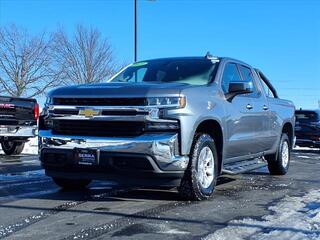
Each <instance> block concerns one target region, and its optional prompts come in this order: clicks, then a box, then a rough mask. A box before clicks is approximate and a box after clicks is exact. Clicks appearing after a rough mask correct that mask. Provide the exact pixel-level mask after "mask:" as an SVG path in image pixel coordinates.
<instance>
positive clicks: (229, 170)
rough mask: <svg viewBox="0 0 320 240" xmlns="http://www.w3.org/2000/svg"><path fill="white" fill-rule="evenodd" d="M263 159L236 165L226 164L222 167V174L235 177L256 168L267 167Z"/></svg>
mask: <svg viewBox="0 0 320 240" xmlns="http://www.w3.org/2000/svg"><path fill="white" fill-rule="evenodd" d="M267 165H268V164H267V162H266V161H265V160H264V158H257V159H252V160H245V161H241V162H236V163H228V164H225V165H224V166H223V169H222V173H224V174H230V175H235V174H239V173H244V172H249V171H252V170H255V169H258V168H262V167H265V166H267Z"/></svg>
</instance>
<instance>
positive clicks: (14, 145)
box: [1, 141, 24, 155]
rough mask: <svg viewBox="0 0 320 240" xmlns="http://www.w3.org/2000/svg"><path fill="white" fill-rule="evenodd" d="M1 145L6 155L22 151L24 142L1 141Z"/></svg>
mask: <svg viewBox="0 0 320 240" xmlns="http://www.w3.org/2000/svg"><path fill="white" fill-rule="evenodd" d="M1 147H2V150H3V152H4V153H5V154H6V155H18V154H20V153H22V151H23V148H24V142H13V141H3V142H2V143H1Z"/></svg>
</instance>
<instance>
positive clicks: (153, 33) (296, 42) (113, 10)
mask: <svg viewBox="0 0 320 240" xmlns="http://www.w3.org/2000/svg"><path fill="white" fill-rule="evenodd" d="M138 14H139V59H140V60H141V59H149V58H158V57H167V56H198V55H200V56H202V55H204V54H205V53H206V52H207V51H208V50H210V51H211V52H212V53H213V54H214V55H218V56H228V57H234V58H238V59H240V60H243V61H245V62H247V63H249V64H251V65H253V66H255V67H259V68H260V69H261V70H262V71H263V72H264V73H265V74H266V75H267V76H268V77H269V78H270V80H271V81H272V83H273V84H274V85H275V87H276V88H277V89H278V91H279V93H280V96H281V97H283V98H288V99H291V100H293V101H294V103H295V104H296V106H297V107H304V108H316V107H317V105H318V100H320V1H316V0H315V1H308V0H301V1H294V0H291V1H289V0H287V1H286V0H282V1H281V0H280V1H276V0H269V1H267V0H265V1H261V0H260V1H259V0H257V1H254V0H252V1H240V0H238V1H236V0H234V1H231V0H230V1H228V0H224V1H214V0H207V1H205V0H203V1H201V0H189V1H187V0H186V1H182V0H181V1H178V0H171V1H170V0H156V1H146V0H139V9H138ZM10 23H15V24H17V25H19V26H23V27H25V28H27V29H28V30H29V31H30V32H32V33H37V32H40V31H42V30H46V31H51V30H54V29H55V28H56V27H57V26H58V25H63V26H64V27H65V28H66V30H67V31H70V32H71V31H72V30H73V29H74V26H75V25H76V24H78V23H82V24H85V25H88V26H90V25H91V26H95V27H97V28H98V29H100V31H101V32H102V33H103V35H104V36H106V37H108V38H109V40H110V41H111V44H112V46H113V48H114V51H115V54H116V56H117V58H118V60H119V61H121V62H122V61H125V62H131V61H132V59H133V0H118V1H110V0H109V1H108V0H105V1H103V0H100V1H99V0H91V1H89V0H77V1H76V0H64V1H63V0H55V1H54V0H52V1H49V0H0V25H6V24H10Z"/></svg>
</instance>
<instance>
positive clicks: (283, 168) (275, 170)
mask: <svg viewBox="0 0 320 240" xmlns="http://www.w3.org/2000/svg"><path fill="white" fill-rule="evenodd" d="M285 144H286V145H287V147H288V152H287V154H288V159H287V161H285V160H284V155H283V154H282V153H283V151H286V150H285V148H286V147H285ZM290 156H291V147H290V141H289V137H288V135H287V134H286V133H282V135H281V139H280V143H279V146H278V150H277V152H276V153H275V154H272V155H267V156H265V158H266V160H267V161H268V168H269V172H270V174H271V175H285V174H286V173H287V172H288V169H289V165H290Z"/></svg>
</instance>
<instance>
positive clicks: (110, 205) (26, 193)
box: [0, 149, 320, 240]
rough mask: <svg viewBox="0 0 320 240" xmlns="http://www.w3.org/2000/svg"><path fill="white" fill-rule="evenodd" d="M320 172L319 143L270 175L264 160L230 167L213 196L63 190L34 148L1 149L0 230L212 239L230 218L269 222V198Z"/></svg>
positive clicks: (22, 235)
mask: <svg viewBox="0 0 320 240" xmlns="http://www.w3.org/2000/svg"><path fill="white" fill-rule="evenodd" d="M319 172H320V153H319V150H310V149H309V150H295V151H294V152H293V153H292V160H291V166H290V170H289V173H288V174H287V175H286V176H270V175H269V174H268V171H267V169H265V168H262V169H259V170H256V171H253V172H251V173H246V174H241V175H236V176H229V175H225V176H222V177H221V178H220V179H219V184H218V186H217V187H216V192H215V195H214V197H213V198H212V199H211V200H208V201H203V202H184V201H181V200H180V199H179V198H178V194H177V192H176V191H175V189H167V190H164V189H132V188H124V187H122V188H121V187H118V186H116V185H115V184H114V183H108V182H98V181H97V182H93V183H92V184H91V185H90V186H89V189H88V190H86V191H84V192H78V191H74V192H66V191H62V190H60V189H59V188H58V187H57V186H56V185H55V184H54V183H53V182H52V181H51V179H50V178H48V177H46V176H45V175H44V172H43V171H42V170H41V167H40V166H39V162H38V160H37V156H36V155H22V156H20V157H6V156H4V155H0V179H1V181H0V238H6V239H47V240H50V239H109V238H111V237H112V238H113V239H153V240H155V239H213V238H212V237H210V236H212V234H214V233H215V232H216V231H217V230H220V231H221V230H222V229H225V228H226V227H228V226H230V223H232V221H235V220H237V221H239V220H241V219H247V218H250V219H253V220H261V219H263V221H264V222H265V218H263V217H264V216H268V215H270V214H271V215H272V214H273V213H272V211H271V210H270V206H275V205H277V203H279V202H281V201H283V199H284V198H288V197H303V196H304V195H306V194H308V193H310V191H313V190H318V189H319V186H320V174H319ZM315 209H316V210H317V209H319V210H320V204H318V205H315V206H314V207H313V210H315ZM318 217H320V216H318ZM282 221H285V219H282ZM317 221H319V225H315V224H314V227H313V229H310V230H308V231H306V230H305V229H303V228H302V227H301V228H299V226H298V227H295V228H292V229H291V228H288V227H287V228H286V229H280V228H279V229H276V228H275V227H273V229H267V230H266V229H265V228H264V227H260V228H259V229H258V227H257V226H255V229H258V230H257V231H258V232H259V233H261V234H266V233H268V231H269V232H270V231H274V230H277V231H286V233H287V234H291V235H289V236H307V237H308V236H311V237H314V236H315V237H320V218H319V219H318V220H317ZM247 227H248V226H247ZM301 234H302V235H301ZM318 234H319V235H318ZM238 237H241V235H239V234H238ZM215 239H223V238H222V237H221V236H220V238H215ZM239 239H240V238H239ZM274 239H276V238H274ZM300 239H301V238H300ZM310 239H312V238H310ZM314 239H318V238H314Z"/></svg>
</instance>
